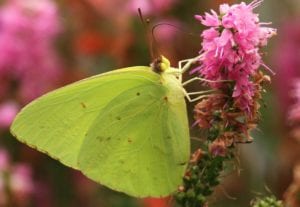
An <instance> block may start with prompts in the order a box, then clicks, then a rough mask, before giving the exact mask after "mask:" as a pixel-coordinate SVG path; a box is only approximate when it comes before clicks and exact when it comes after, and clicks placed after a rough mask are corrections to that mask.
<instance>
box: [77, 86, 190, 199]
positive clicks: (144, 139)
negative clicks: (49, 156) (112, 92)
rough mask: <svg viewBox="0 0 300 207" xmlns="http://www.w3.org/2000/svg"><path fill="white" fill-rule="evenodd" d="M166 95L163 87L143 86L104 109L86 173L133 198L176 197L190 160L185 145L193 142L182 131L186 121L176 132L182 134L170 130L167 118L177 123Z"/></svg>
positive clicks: (89, 143)
mask: <svg viewBox="0 0 300 207" xmlns="http://www.w3.org/2000/svg"><path fill="white" fill-rule="evenodd" d="M166 94H167V89H166V88H164V87H161V86H159V85H149V86H141V87H137V88H133V89H131V90H128V91H127V92H126V93H123V94H121V95H120V96H118V97H116V98H115V99H113V100H112V101H111V103H109V104H108V105H107V106H106V107H105V108H103V109H102V112H101V113H100V114H99V116H98V117H97V118H96V120H95V122H94V123H93V125H92V127H91V128H90V130H89V131H88V133H87V135H86V138H85V140H84V142H83V145H82V148H81V152H80V154H79V160H78V161H79V168H80V169H81V170H82V171H83V173H84V174H85V175H87V176H88V177H90V178H91V179H93V180H96V181H98V182H99V183H102V184H104V185H106V186H108V187H110V188H112V189H114V190H118V191H122V192H126V193H127V194H130V195H133V196H138V197H147V196H152V197H161V196H166V195H169V194H170V193H172V192H174V191H175V190H176V189H177V187H178V186H179V185H180V183H181V180H182V176H183V172H184V169H185V165H182V164H181V163H182V162H186V161H187V158H188V148H189V146H188V144H187V145H185V144H184V143H189V142H188V141H187V140H188V133H187V132H188V130H187V129H185V128H184V127H183V128H181V124H186V123H184V120H182V121H181V122H179V123H178V122H177V124H176V126H172V128H173V127H176V128H177V129H171V128H170V127H169V123H168V116H170V118H171V117H172V118H174V117H173V115H174V112H173V111H172V109H171V108H170V105H169V103H168V102H167V101H166V99H165V97H166ZM183 101H184V100H183ZM182 107H183V108H184V109H185V104H183V105H182ZM185 116H186V114H185ZM180 129H181V131H180ZM175 131H176V132H179V134H176V133H174V132H175ZM179 153H182V154H180V155H178V154H179Z"/></svg>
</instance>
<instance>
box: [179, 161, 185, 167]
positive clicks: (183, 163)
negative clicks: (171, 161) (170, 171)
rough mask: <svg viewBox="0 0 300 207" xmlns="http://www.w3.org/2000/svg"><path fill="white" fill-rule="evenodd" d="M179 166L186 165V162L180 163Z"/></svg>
mask: <svg viewBox="0 0 300 207" xmlns="http://www.w3.org/2000/svg"><path fill="white" fill-rule="evenodd" d="M178 165H181V166H183V165H186V162H182V163H179V164H178Z"/></svg>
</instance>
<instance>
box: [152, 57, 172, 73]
mask: <svg viewBox="0 0 300 207" xmlns="http://www.w3.org/2000/svg"><path fill="white" fill-rule="evenodd" d="M170 66H171V64H170V61H169V60H168V59H167V58H165V57H164V56H162V55H161V56H160V57H159V58H156V59H155V60H154V61H153V63H152V64H151V67H152V70H153V71H154V72H156V73H159V74H160V73H163V72H165V71H166V70H167V69H169V68H170Z"/></svg>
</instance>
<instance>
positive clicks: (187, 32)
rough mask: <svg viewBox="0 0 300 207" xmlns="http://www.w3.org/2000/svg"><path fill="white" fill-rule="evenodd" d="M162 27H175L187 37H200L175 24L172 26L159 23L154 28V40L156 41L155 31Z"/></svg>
mask: <svg viewBox="0 0 300 207" xmlns="http://www.w3.org/2000/svg"><path fill="white" fill-rule="evenodd" d="M160 26H169V27H173V28H174V29H176V30H178V31H180V32H182V33H184V34H186V35H189V36H194V37H197V38H198V35H196V34H195V33H193V32H189V31H186V30H185V29H183V28H181V27H179V26H176V25H174V24H170V23H165V22H161V23H158V24H156V25H154V26H153V27H152V36H153V38H154V39H155V30H156V29H157V28H158V27H160Z"/></svg>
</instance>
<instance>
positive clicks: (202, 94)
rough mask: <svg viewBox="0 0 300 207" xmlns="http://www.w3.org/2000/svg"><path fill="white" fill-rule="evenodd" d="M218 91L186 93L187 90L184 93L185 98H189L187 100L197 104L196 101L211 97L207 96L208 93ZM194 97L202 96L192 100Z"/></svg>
mask: <svg viewBox="0 0 300 207" xmlns="http://www.w3.org/2000/svg"><path fill="white" fill-rule="evenodd" d="M215 91H216V90H207V91H198V92H190V93H188V92H186V90H184V91H183V93H184V95H185V97H186V98H187V100H188V101H189V102H190V103H191V102H195V101H198V100H200V99H203V98H207V97H209V96H211V94H206V93H211V92H215ZM192 95H200V96H197V97H195V98H191V96H192Z"/></svg>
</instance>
